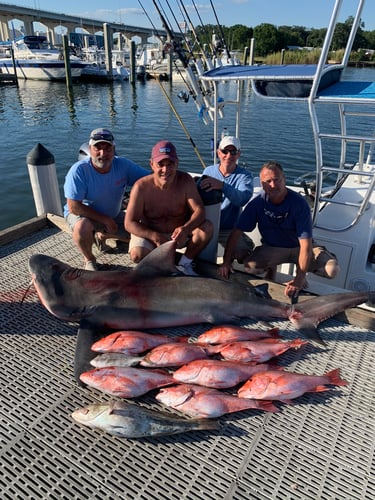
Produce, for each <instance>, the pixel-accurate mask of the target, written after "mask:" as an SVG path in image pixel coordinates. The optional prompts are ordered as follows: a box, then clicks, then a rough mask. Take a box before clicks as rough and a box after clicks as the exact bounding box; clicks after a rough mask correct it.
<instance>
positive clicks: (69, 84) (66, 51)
mask: <svg viewBox="0 0 375 500" xmlns="http://www.w3.org/2000/svg"><path fill="white" fill-rule="evenodd" d="M63 48H64V63H65V75H66V76H65V79H66V87H67V89H68V93H69V94H71V93H72V92H73V85H72V72H71V69H70V49H69V41H68V35H63Z"/></svg>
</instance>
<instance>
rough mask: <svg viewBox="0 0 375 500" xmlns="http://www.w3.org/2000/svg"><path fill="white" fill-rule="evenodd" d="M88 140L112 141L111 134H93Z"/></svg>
mask: <svg viewBox="0 0 375 500" xmlns="http://www.w3.org/2000/svg"><path fill="white" fill-rule="evenodd" d="M90 139H91V140H93V141H111V142H113V141H114V138H113V135H112V134H94V135H91V136H90Z"/></svg>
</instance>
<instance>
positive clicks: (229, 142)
mask: <svg viewBox="0 0 375 500" xmlns="http://www.w3.org/2000/svg"><path fill="white" fill-rule="evenodd" d="M228 146H234V147H235V148H236V149H238V150H240V149H241V143H240V140H239V139H238V137H234V136H233V135H226V136H224V137H223V138H222V139H221V141H220V144H219V149H225V148H226V147H228Z"/></svg>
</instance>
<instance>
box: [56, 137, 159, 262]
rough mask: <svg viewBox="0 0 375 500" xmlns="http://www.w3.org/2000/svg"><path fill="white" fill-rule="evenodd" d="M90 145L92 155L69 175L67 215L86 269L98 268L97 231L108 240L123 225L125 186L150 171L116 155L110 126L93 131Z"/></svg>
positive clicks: (65, 189) (72, 168)
mask: <svg viewBox="0 0 375 500" xmlns="http://www.w3.org/2000/svg"><path fill="white" fill-rule="evenodd" d="M89 148H90V157H88V158H87V159H83V160H80V161H78V162H76V163H75V164H74V165H73V166H72V167H71V168H70V170H69V171H68V173H67V175H66V178H65V184H64V193H65V197H66V205H65V207H64V217H65V218H66V220H67V222H68V224H69V226H70V228H71V230H72V232H73V241H74V243H75V244H76V245H77V247H78V249H79V251H80V252H81V254H82V255H83V258H84V263H85V269H86V270H91V271H94V270H96V269H97V266H96V258H95V256H94V255H93V252H92V246H93V244H94V241H95V232H98V234H99V235H100V237H101V239H102V241H105V235H106V234H112V235H113V234H116V233H117V232H118V230H119V228H123V220H124V215H123V211H122V202H123V197H124V193H125V189H126V187H127V186H132V185H133V184H134V182H135V181H136V180H138V179H140V178H141V177H144V176H145V175H149V174H150V171H149V170H147V169H145V168H143V167H140V166H139V165H137V164H136V163H134V162H132V161H130V160H128V159H127V158H123V157H119V156H115V140H114V137H113V135H112V133H111V132H110V131H109V130H107V129H104V128H99V129H95V130H93V131H92V132H91V134H90V139H89Z"/></svg>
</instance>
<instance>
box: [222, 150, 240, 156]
mask: <svg viewBox="0 0 375 500" xmlns="http://www.w3.org/2000/svg"><path fill="white" fill-rule="evenodd" d="M220 151H221V152H222V153H223V155H231V156H236V155H237V154H238V153H239V149H220Z"/></svg>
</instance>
